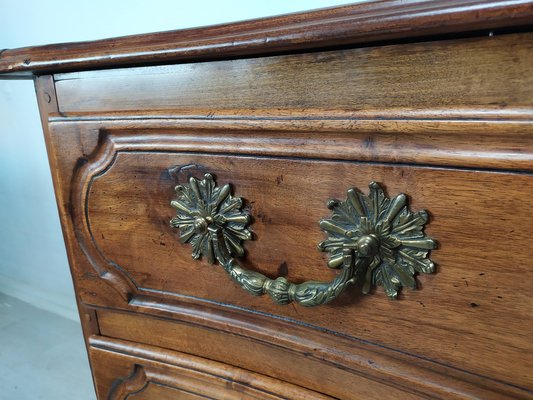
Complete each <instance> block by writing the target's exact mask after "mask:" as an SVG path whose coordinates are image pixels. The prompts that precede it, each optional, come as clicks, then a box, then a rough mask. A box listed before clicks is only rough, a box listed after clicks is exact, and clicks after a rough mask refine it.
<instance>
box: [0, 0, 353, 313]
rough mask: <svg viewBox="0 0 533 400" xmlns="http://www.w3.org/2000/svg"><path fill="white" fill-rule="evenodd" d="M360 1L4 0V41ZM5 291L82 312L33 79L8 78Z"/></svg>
mask: <svg viewBox="0 0 533 400" xmlns="http://www.w3.org/2000/svg"><path fill="white" fill-rule="evenodd" d="M350 2H353V0H352V1H340V0H291V1H287V0H225V1H223V0H218V1H217V0H196V1H193V2H191V1H171V0H151V1H147V0H145V1H141V0H129V1H127V0H116V1H112V0H92V1H72V0H70V1H68V0H48V1H40V0H30V1H25V2H21V3H16V2H13V1H12V0H0V10H1V12H0V49H5V48H14V47H23V46H30V45H39V44H47V43H57V42H68V41H80V40H96V39H102V38H106V37H111V36H123V35H131V34H137V33H147V32H156V31H163V30H172V29H181V28H188V27H194V26H201V25H211V24H218V23H223V22H230V21H237V20H243V19H250V18H257V17H264V16H270V15H276V14H283V13H289V12H296V11H302V10H308V9H313V8H322V7H330V6H335V5H340V4H346V3H350ZM0 292H4V293H6V294H8V295H11V296H14V297H18V298H20V299H22V300H25V301H27V302H30V303H32V304H35V305H37V306H38V307H41V308H43V309H47V310H49V311H53V312H56V313H60V314H62V315H64V316H67V317H69V318H71V319H74V320H76V319H77V318H78V317H77V311H76V305H75V299H74V292H73V288H72V283H71V279H70V273H69V269H68V263H67V258H66V254H65V249H64V244H63V238H62V234H61V229H60V224H59V218H58V214H57V209H56V205H55V199H54V193H53V188H52V181H51V176H50V172H49V166H48V161H47V157H46V150H45V147H44V140H43V136H42V132H41V125H40V120H39V112H38V109H37V102H36V99H35V92H34V88H33V82H32V81H28V80H27V81H13V80H4V81H2V80H0Z"/></svg>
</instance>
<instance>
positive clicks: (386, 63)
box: [55, 33, 533, 116]
mask: <svg viewBox="0 0 533 400" xmlns="http://www.w3.org/2000/svg"><path fill="white" fill-rule="evenodd" d="M532 53H533V35H532V34H531V33H524V34H512V35H511V34H510V35H501V36H494V37H482V38H474V39H463V40H448V41H439V42H422V43H414V44H403V45H395V46H377V47H367V48H360V49H348V50H342V51H340V50H337V51H330V52H317V53H310V54H309V53H308V54H296V55H294V54H293V55H286V56H278V57H260V58H253V59H241V60H228V61H218V62H204V63H194V64H181V65H173V66H159V67H142V68H128V69H115V70H107V71H106V70H104V71H88V72H80V73H67V74H58V75H56V76H55V80H56V88H57V97H58V105H59V111H60V112H61V113H62V114H63V115H74V114H78V113H87V112H90V113H103V112H121V111H122V112H133V113H136V112H138V111H141V112H142V111H150V112H153V111H154V110H155V111H157V110H159V111H162V112H164V111H165V110H167V112H168V110H182V111H183V110H188V111H190V112H193V113H196V114H197V115H206V114H207V115H210V116H213V115H218V114H220V113H221V110H224V109H248V110H249V109H275V110H280V109H300V110H301V109H305V110H306V111H307V112H310V111H312V109H330V110H331V109H342V110H350V111H357V110H365V109H366V110H369V109H370V110H372V109H391V108H392V109H394V108H411V109H427V108H429V109H431V108H433V109H434V108H437V109H443V108H453V107H458V108H460V107H479V108H483V109H486V108H492V109H497V110H506V109H509V108H510V109H512V108H513V107H520V106H528V105H531V93H530V90H529V88H530V87H531V86H532V85H533V78H532V76H533V70H532V66H531V62H530V60H531V57H532Z"/></svg>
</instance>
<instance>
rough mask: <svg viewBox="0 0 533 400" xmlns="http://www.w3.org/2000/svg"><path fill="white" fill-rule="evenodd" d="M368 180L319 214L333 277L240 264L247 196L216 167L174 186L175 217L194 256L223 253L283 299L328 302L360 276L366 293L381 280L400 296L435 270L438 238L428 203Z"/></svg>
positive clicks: (255, 288)
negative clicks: (270, 272) (422, 206)
mask: <svg viewBox="0 0 533 400" xmlns="http://www.w3.org/2000/svg"><path fill="white" fill-rule="evenodd" d="M369 187H370V193H369V194H368V195H365V194H363V193H361V192H359V191H358V190H357V189H348V192H347V199H346V200H344V201H340V200H330V201H329V202H328V203H327V206H328V208H329V209H330V210H331V216H330V217H329V218H328V219H323V220H321V221H320V227H321V228H322V229H323V230H324V231H325V232H326V234H327V235H328V238H327V239H326V240H324V241H323V242H321V243H319V245H318V249H319V250H320V251H324V252H328V253H329V262H328V266H329V267H330V268H335V269H339V270H340V272H339V274H338V275H336V276H335V278H334V279H333V280H332V281H330V282H315V281H307V282H303V283H299V284H295V283H291V282H289V281H288V280H287V279H285V278H284V277H278V278H276V279H270V278H268V277H266V276H265V275H263V274H261V273H258V272H255V271H251V270H248V269H245V268H243V267H241V266H240V265H239V264H238V263H237V261H236V259H235V258H234V257H233V256H239V257H240V256H243V255H244V249H243V247H242V242H243V241H244V240H251V239H252V234H251V232H250V231H249V230H248V229H247V226H248V224H249V222H250V218H249V215H248V214H247V213H246V212H245V211H243V210H242V199H241V198H239V197H234V196H233V195H232V194H231V188H230V186H229V185H228V184H226V185H224V186H222V187H218V186H217V185H216V183H215V180H214V178H213V176H212V175H211V174H205V176H204V178H203V179H201V180H199V179H196V178H194V177H191V178H190V179H189V183H188V184H186V185H178V186H176V195H177V197H176V198H175V199H174V200H172V202H171V205H172V207H174V208H175V209H176V210H177V214H176V216H175V217H174V218H173V219H172V220H171V221H170V224H171V226H173V227H176V228H179V230H180V239H181V241H182V243H190V244H191V245H192V249H193V251H192V256H193V258H194V259H198V258H200V257H202V256H203V257H206V258H207V261H208V262H209V263H211V264H212V263H214V262H215V261H218V263H219V264H220V265H222V267H223V268H224V269H225V270H226V272H228V274H229V275H230V276H231V278H232V279H233V280H234V281H235V282H237V283H238V284H239V285H240V286H242V287H243V288H244V289H245V290H247V291H248V292H250V293H251V294H253V295H256V296H259V295H262V294H265V293H267V294H269V295H270V297H272V299H274V301H275V302H277V303H279V304H288V303H290V302H292V301H296V302H298V303H300V304H302V305H304V306H316V305H319V304H325V303H329V302H330V301H332V300H334V299H335V298H336V297H337V296H338V295H339V294H340V293H341V292H342V291H343V290H344V289H345V288H346V287H347V286H349V285H351V284H353V283H355V282H360V283H361V284H362V291H363V293H368V292H369V290H370V288H371V286H372V285H381V286H383V287H384V289H385V293H386V294H387V296H389V297H390V298H396V297H397V295H398V291H399V289H400V288H401V287H402V286H406V287H409V288H411V289H415V288H416V280H415V278H414V276H415V274H416V273H417V272H418V273H431V272H433V271H434V264H433V262H432V261H431V260H430V259H429V258H428V254H429V251H430V250H431V249H435V248H436V242H435V241H434V240H433V239H431V238H430V237H428V236H426V235H425V234H424V232H423V229H424V225H425V224H426V223H427V220H428V214H427V212H426V211H418V212H412V211H410V210H409V208H408V206H407V197H406V196H405V195H404V194H399V195H397V196H395V197H393V198H388V197H387V196H385V193H384V192H383V189H382V188H381V186H380V185H379V184H378V183H375V182H372V183H371V184H370V185H369Z"/></svg>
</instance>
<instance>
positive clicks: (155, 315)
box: [0, 1, 533, 400]
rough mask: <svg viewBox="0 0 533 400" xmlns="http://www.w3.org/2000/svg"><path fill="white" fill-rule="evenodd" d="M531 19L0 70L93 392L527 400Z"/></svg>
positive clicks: (316, 28) (372, 18) (443, 14)
mask: <svg viewBox="0 0 533 400" xmlns="http://www.w3.org/2000/svg"><path fill="white" fill-rule="evenodd" d="M531 22H533V3H532V2H529V1H510V2H495V1H494V2H491V1H489V2H479V1H462V2H453V1H450V2H437V1H426V2H404V1H390V2H371V3H367V4H361V5H353V6H345V7H339V8H334V9H328V10H321V11H315V12H311V13H306V14H295V15H290V16H282V17H276V18H270V19H265V20H258V21H249V22H243V23H237V24H230V25H225V26H217V27H208V28H201V29H195V30H187V31H176V32H165V33H159V34H152V35H141V36H132V37H125V38H118V39H109V40H104V41H98V42H88V43H73V44H66V45H51V46H42V47H33V48H24V49H15V50H5V51H3V52H2V53H0V72H1V73H3V74H4V75H3V76H4V77H8V78H13V77H21V78H24V77H28V76H32V77H34V79H35V83H36V88H37V96H38V100H39V106H40V110H41V116H42V121H43V128H44V133H45V137H46V142H47V147H48V154H49V159H50V164H51V168H52V174H53V179H54V185H55V191H56V196H57V202H58V207H59V211H60V217H61V221H62V225H63V231H64V235H65V242H66V246H67V250H68V254H69V260H70V265H71V271H72V276H73V279H74V284H75V288H76V294H77V298H78V303H79V304H78V305H79V310H80V315H81V319H82V324H83V329H84V335H85V338H86V343H87V350H88V354H89V358H90V362H91V366H92V371H93V377H94V382H95V387H96V391H97V395H98V398H99V399H126V398H127V399H136V400H137V399H174V398H176V399H177V398H179V399H199V398H217V399H248V398H257V399H270V398H272V399H273V398H280V399H281V398H283V399H286V398H289V399H326V398H338V399H393V398H394V399H398V398H401V399H404V398H405V399H411V398H413V399H418V398H442V399H452V398H453V399H471V398H481V399H504V398H516V399H524V398H531V397H532V393H531V390H532V387H533V385H532V377H531V367H532V366H531V361H532V353H531V350H532V343H531V327H532V326H531V321H532V320H531V312H532V305H533V304H532V300H531V294H530V293H531V289H530V286H531V283H532V276H531V275H532V268H533V267H532V261H531V260H532V257H533V252H532V250H531V238H530V235H531V227H532V226H533V202H532V201H531V195H532V193H533V177H532V176H531V172H532V170H533V123H532V118H533V114H532V107H533V95H532V93H533V33H532V31H531V29H530V26H528V24H529V23H531ZM226 184H228V185H229V186H226ZM401 193H404V194H401ZM330 199H333V200H330ZM335 199H336V200H335ZM424 210H427V211H424ZM317 245H318V247H319V248H318V250H317ZM319 250H321V251H319ZM328 266H329V267H330V268H328ZM411 289H415V290H411ZM362 292H364V293H366V294H363V293H362ZM253 294H255V296H253Z"/></svg>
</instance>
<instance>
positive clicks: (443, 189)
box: [76, 152, 533, 387]
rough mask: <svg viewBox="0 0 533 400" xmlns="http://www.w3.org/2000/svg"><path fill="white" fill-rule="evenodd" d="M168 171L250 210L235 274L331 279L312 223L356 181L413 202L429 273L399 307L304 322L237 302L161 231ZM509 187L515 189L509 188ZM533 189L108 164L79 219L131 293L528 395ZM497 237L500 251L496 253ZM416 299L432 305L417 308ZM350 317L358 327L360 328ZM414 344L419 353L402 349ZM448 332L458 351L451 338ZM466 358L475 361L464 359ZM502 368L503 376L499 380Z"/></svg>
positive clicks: (301, 166)
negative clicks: (239, 312)
mask: <svg viewBox="0 0 533 400" xmlns="http://www.w3.org/2000/svg"><path fill="white" fill-rule="evenodd" d="M175 165H178V166H184V165H199V166H201V168H202V170H207V171H210V172H212V173H214V174H215V175H216V176H217V177H218V178H217V179H218V180H219V181H220V182H231V183H232V184H233V185H234V187H235V188H236V191H237V193H236V194H237V195H239V196H242V197H244V198H245V199H246V200H247V201H248V202H249V206H250V207H251V209H250V211H251V214H252V216H253V217H254V219H255V221H254V224H253V225H252V229H253V230H254V232H255V235H256V240H255V241H253V242H251V243H249V244H248V243H247V245H246V249H247V251H248V256H247V258H246V261H245V262H244V265H245V266H246V267H247V268H251V269H255V270H257V271H259V272H262V273H264V274H266V275H267V276H273V277H275V276H277V275H278V269H279V268H280V265H282V264H285V265H287V266H288V275H287V278H288V279H289V280H291V281H295V282H301V281H305V280H309V279H312V280H319V281H322V280H331V276H332V273H331V271H329V270H328V269H327V268H326V266H325V258H324V256H323V255H321V254H320V253H319V252H318V251H316V250H315V246H316V245H317V243H319V242H320V241H321V240H323V233H322V232H321V231H320V229H318V226H317V222H318V221H319V219H320V218H323V217H325V216H326V215H327V214H328V213H327V209H326V208H325V206H324V203H325V201H326V200H327V199H329V198H342V196H343V194H344V192H345V190H346V188H347V187H350V186H355V187H358V188H361V190H364V188H365V187H366V186H367V185H368V182H371V181H378V182H381V183H383V184H384V185H385V186H386V187H387V190H388V193H389V194H391V195H392V194H397V193H399V192H405V193H407V194H408V195H409V196H412V202H411V204H412V207H413V209H414V210H417V209H421V208H425V209H429V210H430V212H431V214H432V216H433V220H432V223H431V224H430V226H429V227H428V229H427V231H428V234H429V235H430V236H432V237H434V238H437V240H438V241H439V242H440V243H441V248H440V249H439V251H436V252H435V254H434V255H433V256H432V258H433V259H434V260H435V261H436V263H437V264H438V265H439V273H438V274H436V275H435V276H429V277H426V276H424V277H422V276H420V277H419V281H420V284H421V286H422V288H423V289H422V290H421V291H419V292H405V291H404V294H403V296H404V299H405V301H404V302H401V301H400V302H397V303H391V302H390V301H388V300H387V299H386V298H385V296H384V295H383V294H382V293H379V294H376V295H375V296H373V297H371V298H370V299H368V298H364V299H363V298H361V295H357V292H354V291H352V292H351V293H346V294H345V295H343V296H342V299H343V300H342V301H340V302H337V303H336V304H333V303H332V305H330V306H326V307H322V309H321V310H316V311H312V310H311V311H309V310H302V309H301V308H297V307H296V308H293V307H281V308H280V307H279V306H277V305H275V304H272V302H270V301H268V300H267V299H261V298H254V297H251V296H248V295H246V293H243V292H241V290H239V289H238V288H237V287H236V285H234V284H232V283H230V282H229V281H228V280H227V276H225V274H224V271H223V270H221V269H220V268H218V269H217V268H214V267H211V266H207V265H205V264H206V262H205V261H204V262H201V263H199V262H191V261H190V249H189V248H188V247H187V246H184V245H181V244H180V243H178V241H177V238H176V235H177V234H176V233H175V232H172V230H171V229H170V228H168V227H164V225H163V223H165V222H167V220H169V219H170V218H169V217H171V215H172V213H170V211H169V210H167V207H168V205H167V204H168V201H169V199H168V196H170V197H172V188H173V186H174V184H176V181H175V180H174V179H172V178H171V177H167V176H168V175H166V173H165V171H166V170H167V169H168V168H169V167H173V166H175ZM259 165H262V166H263V167H262V168H259ZM132 175H133V176H132ZM510 179H512V180H513V182H514V184H515V185H517V186H516V188H517V189H514V190H513V187H509V186H508V182H509V180H510ZM532 184H533V181H532V180H531V177H530V176H525V175H512V174H497V175H496V174H491V173H483V172H475V173H474V172H472V171H447V170H442V169H431V168H428V169H425V168H415V167H394V166H381V165H364V164H351V163H341V162H327V161H321V162H314V163H310V162H306V161H303V160H302V161H293V160H283V159H275V158H273V159H270V158H261V159H260V158H256V157H249V158H248V157H237V156H231V157H226V156H214V155H194V154H190V155H187V154H180V153H177V154H172V153H170V154H165V153H152V154H150V153H144V154H143V153H141V152H139V153H118V154H117V156H116V159H115V162H114V163H113V165H112V167H111V168H108V169H107V172H106V173H105V175H102V176H101V177H100V178H97V179H94V180H93V181H92V185H91V187H90V188H89V189H88V190H89V197H88V199H87V208H83V209H82V210H83V212H84V213H85V214H87V215H88V220H87V224H90V230H91V235H92V237H93V240H94V241H93V243H94V246H95V248H97V249H98V251H97V252H98V253H100V254H102V256H103V257H104V258H105V259H107V260H109V263H110V265H114V264H117V265H119V266H120V268H121V269H123V270H125V271H127V273H128V274H129V276H131V278H132V281H133V282H135V283H134V286H136V287H137V290H138V291H141V292H142V291H143V289H145V290H153V291H156V292H161V293H178V294H182V295H189V296H195V297H201V298H206V299H209V300H215V301H219V302H223V303H229V304H234V305H237V306H240V307H245V308H251V309H255V310H262V311H265V312H268V313H272V314H275V315H282V316H286V317H290V318H293V319H295V320H298V321H303V322H306V323H310V324H313V325H317V326H320V327H323V328H327V329H331V330H335V331H339V332H343V333H346V334H349V335H353V336H355V337H362V338H364V339H366V340H371V341H377V342H378V343H382V344H385V345H387V346H389V347H394V348H399V349H403V350H406V351H410V352H412V353H415V354H420V355H423V356H426V357H430V358H433V359H435V358H438V359H441V360H445V361H446V362H447V363H450V364H452V365H456V366H459V365H461V366H462V367H463V368H466V369H468V370H473V371H478V372H479V373H482V374H483V375H489V376H493V377H495V378H496V377H498V379H501V380H504V381H509V382H512V383H514V384H516V385H519V386H525V387H527V386H529V385H530V384H531V382H529V378H528V376H527V374H520V373H518V370H519V369H521V370H523V371H525V370H527V365H528V360H527V359H524V357H523V355H524V352H527V351H528V350H529V348H530V346H529V340H528V337H527V335H525V334H524V333H521V331H520V326H521V325H522V321H523V320H524V319H527V318H528V310H530V309H531V306H532V301H531V298H530V297H529V296H527V282H528V279H527V277H528V276H529V274H530V271H529V268H528V263H529V260H530V254H529V253H528V252H527V251H524V249H526V248H528V241H529V230H528V226H529V225H531V223H532V222H533V221H530V220H529V218H530V217H529V216H530V215H533V213H532V212H533V209H532V207H531V204H530V202H529V193H530V192H531V190H533V186H532ZM76 190H77V189H76ZM164 194H167V196H165V195H164ZM480 209H483V217H480V216H479V211H478V210H480ZM510 210H512V212H510ZM495 221H498V222H497V223H496V226H495V225H494V224H495ZM466 226H467V227H468V229H466V230H465V227H466ZM302 232H305V233H306V234H305V236H304V235H302ZM502 234H503V235H504V236H506V237H508V238H509V240H502V239H501V237H502ZM479 259H483V260H484V261H483V262H481V263H480V262H478V260H479ZM502 265H512V266H513V267H512V268H502ZM100 267H101V268H106V266H105V265H102V266H100ZM107 268H109V265H108V267H107ZM443 271H444V272H445V273H442V272H443ZM513 277H521V279H519V280H516V279H513ZM219 282H225V283H226V282H227V284H224V285H220V284H219ZM508 282H513V283H512V284H509V283H508ZM467 284H468V285H469V286H468V287H467V286H466V285H467ZM454 285H455V286H454ZM428 288H429V289H428ZM426 290H429V291H430V292H429V293H431V295H430V296H429V298H428V295H427V294H426V293H425V291H426ZM497 295H499V296H500V297H502V299H499V298H498V297H497ZM87 300H89V299H87ZM354 303H357V306H355V304H354ZM342 304H344V305H345V308H346V309H344V310H343V318H341V319H339V318H338V317H336V316H335V313H336V312H338V307H341V305H342ZM349 305H352V307H349ZM398 313H399V314H398ZM436 314H437V315H439V318H438V319H435V315H436ZM363 316H364V319H365V321H361V319H363ZM465 318H468V319H471V321H470V324H469V325H468V326H464V322H465ZM398 320H399V321H398ZM474 321H475V323H474ZM370 324H372V325H374V326H371V325H370ZM389 325H391V326H394V329H395V331H396V334H395V335H391V334H390V330H388V329H387V328H388V327H389ZM365 328H366V329H368V330H369V332H368V333H367V332H365ZM413 331H417V339H418V340H409V339H408V338H409V336H410V332H413ZM510 331H512V332H513V334H512V335H511V334H510ZM370 332H372V333H370ZM444 332H446V334H444ZM450 332H456V333H455V334H453V335H452V334H450ZM459 332H460V333H461V335H462V336H464V337H463V338H462V339H459V337H457V336H456V335H457V334H459ZM469 338H472V339H469ZM473 338H475V339H473ZM444 344H445V345H446V346H449V347H450V349H449V350H448V351H447V352H446V353H445V354H441V351H440V350H439V348H440V346H442V345H444ZM472 353H475V354H477V355H478V356H479V357H480V358H472V357H470V356H469V354H472ZM481 360H483V361H481ZM489 360H493V361H492V362H490V361H489ZM496 360H497V361H498V362H497V363H496ZM511 365H513V369H512V371H511V370H509V369H508V368H509V366H511Z"/></svg>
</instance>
